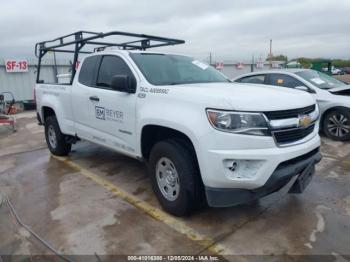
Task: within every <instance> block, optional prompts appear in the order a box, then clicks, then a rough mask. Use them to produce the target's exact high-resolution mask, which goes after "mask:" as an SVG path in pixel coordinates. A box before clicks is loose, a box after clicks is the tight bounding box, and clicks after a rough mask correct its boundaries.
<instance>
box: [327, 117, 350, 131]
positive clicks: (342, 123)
mask: <svg viewBox="0 0 350 262" xmlns="http://www.w3.org/2000/svg"><path fill="white" fill-rule="evenodd" d="M327 129H328V132H329V133H331V134H332V135H333V136H335V137H344V136H346V135H348V134H349V133H350V121H349V119H348V118H347V117H346V116H344V115H343V114H341V113H339V114H333V115H331V117H330V118H329V119H328V123H327Z"/></svg>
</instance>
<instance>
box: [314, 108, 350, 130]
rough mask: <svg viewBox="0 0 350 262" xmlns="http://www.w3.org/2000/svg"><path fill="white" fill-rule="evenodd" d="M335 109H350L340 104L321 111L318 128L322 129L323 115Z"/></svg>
mask: <svg viewBox="0 0 350 262" xmlns="http://www.w3.org/2000/svg"><path fill="white" fill-rule="evenodd" d="M336 110H348V111H350V109H348V108H346V107H342V106H336V107H331V108H328V109H327V110H326V111H324V112H323V114H322V116H321V119H320V129H321V130H322V129H323V121H324V118H325V116H326V115H327V114H328V113H330V112H332V111H336Z"/></svg>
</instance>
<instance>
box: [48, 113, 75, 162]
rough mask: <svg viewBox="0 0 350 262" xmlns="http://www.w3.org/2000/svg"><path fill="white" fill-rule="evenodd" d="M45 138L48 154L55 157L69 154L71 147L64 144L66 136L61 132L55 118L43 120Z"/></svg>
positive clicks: (50, 117)
mask: <svg viewBox="0 0 350 262" xmlns="http://www.w3.org/2000/svg"><path fill="white" fill-rule="evenodd" d="M45 138H46V143H47V146H48V148H49V150H50V152H51V153H52V154H54V155H56V156H66V155H68V154H69V152H70V150H71V147H72V145H71V144H70V143H67V142H66V135H64V134H63V133H62V132H61V129H60V127H59V125H58V122H57V119H56V117H55V116H49V117H48V118H46V119H45Z"/></svg>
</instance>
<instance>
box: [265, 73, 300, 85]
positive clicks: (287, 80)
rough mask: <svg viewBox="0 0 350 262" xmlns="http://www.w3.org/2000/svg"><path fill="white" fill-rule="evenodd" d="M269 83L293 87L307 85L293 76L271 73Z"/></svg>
mask: <svg viewBox="0 0 350 262" xmlns="http://www.w3.org/2000/svg"><path fill="white" fill-rule="evenodd" d="M268 84H269V85H274V86H284V87H291V88H294V87H296V86H305V85H304V84H303V83H302V82H300V81H299V80H298V79H295V78H294V77H292V76H289V75H284V74H270V76H269V81H268Z"/></svg>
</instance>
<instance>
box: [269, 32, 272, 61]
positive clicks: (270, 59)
mask: <svg viewBox="0 0 350 262" xmlns="http://www.w3.org/2000/svg"><path fill="white" fill-rule="evenodd" d="M269 63H270V68H272V39H270V54H269Z"/></svg>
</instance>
